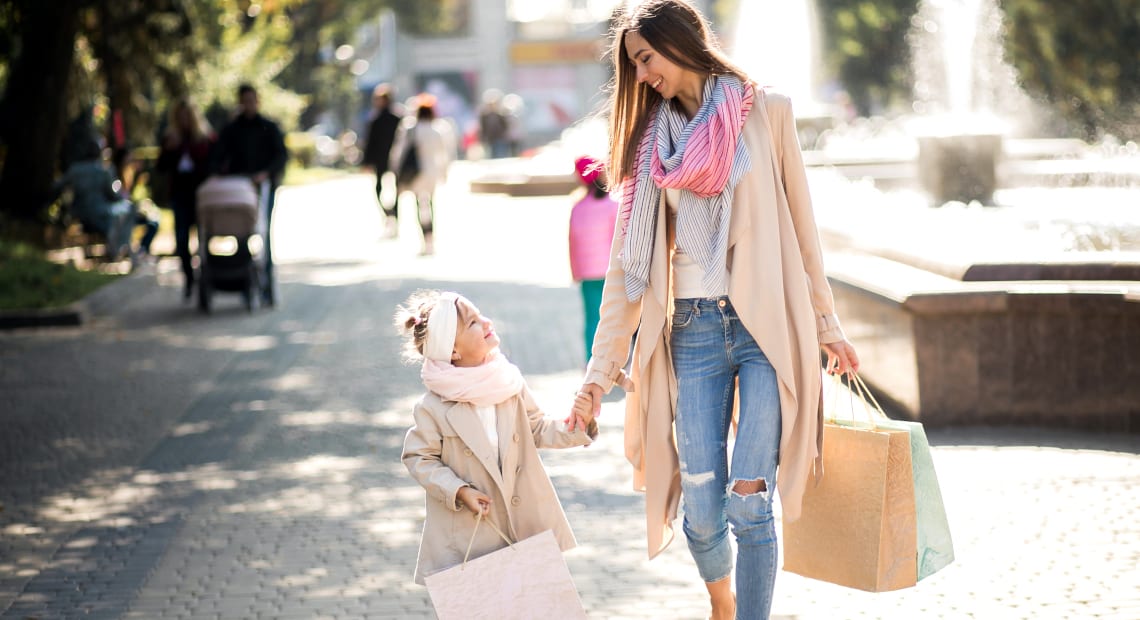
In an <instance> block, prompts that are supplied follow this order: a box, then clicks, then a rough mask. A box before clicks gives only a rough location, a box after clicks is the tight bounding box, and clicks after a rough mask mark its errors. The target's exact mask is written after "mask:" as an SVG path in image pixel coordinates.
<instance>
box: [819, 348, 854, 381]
mask: <svg viewBox="0 0 1140 620" xmlns="http://www.w3.org/2000/svg"><path fill="white" fill-rule="evenodd" d="M820 348H821V349H823V350H824V352H825V353H827V373H828V374H832V375H837V374H844V375H845V374H853V373H856V372H859V356H858V355H857V354H856V353H855V347H853V346H851V343H850V342H847V341H846V340H840V341H839V342H828V343H825V344H821V345H820Z"/></svg>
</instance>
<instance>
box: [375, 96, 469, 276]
mask: <svg viewBox="0 0 1140 620" xmlns="http://www.w3.org/2000/svg"><path fill="white" fill-rule="evenodd" d="M454 157H455V132H454V131H453V130H452V127H451V123H449V122H448V121H447V120H446V119H442V118H436V111H435V97H433V96H431V95H427V94H423V95H420V96H419V97H417V98H416V102H415V116H414V118H408V119H404V122H403V123H401V126H400V130H399V131H397V132H396V141H395V143H394V144H393V145H392V157H391V162H390V163H391V165H392V167H393V169H394V170H395V171H396V190H397V192H398V193H402V192H404V191H410V192H413V193H414V194H415V197H416V214H417V220H418V221H419V224H420V231H421V232H422V233H423V248H422V250H421V254H423V255H425V256H427V255H430V254H432V253H433V252H435V239H434V234H435V233H434V228H435V191H436V189H438V187H439V186H440V185H441V184H443V183H444V182H445V181H447V171H448V168H449V167H450V166H451V161H452V160H453V159H454ZM412 160H414V161H415V164H416V165H415V172H414V174H403V172H402V171H401V168H405V169H406V168H407V165H406V164H407V163H409V162H410V161H412Z"/></svg>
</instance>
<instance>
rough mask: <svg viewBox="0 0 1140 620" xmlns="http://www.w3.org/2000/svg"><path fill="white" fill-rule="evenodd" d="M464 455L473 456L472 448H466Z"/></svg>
mask: <svg viewBox="0 0 1140 620" xmlns="http://www.w3.org/2000/svg"><path fill="white" fill-rule="evenodd" d="M463 454H464V455H466V456H471V455H472V454H473V453H472V452H471V448H464V449H463Z"/></svg>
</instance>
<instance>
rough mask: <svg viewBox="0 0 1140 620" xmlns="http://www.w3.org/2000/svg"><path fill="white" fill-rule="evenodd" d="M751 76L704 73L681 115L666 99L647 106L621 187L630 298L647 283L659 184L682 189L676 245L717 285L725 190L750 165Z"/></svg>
mask: <svg viewBox="0 0 1140 620" xmlns="http://www.w3.org/2000/svg"><path fill="white" fill-rule="evenodd" d="M753 96H754V92H753V88H752V84H742V83H741V82H740V80H738V79H737V78H736V77H733V76H731V75H721V76H710V77H709V78H708V79H707V80H706V81H705V87H704V92H703V100H702V103H701V107H700V108H699V109H698V110H697V113H696V115H695V116H694V117H693V118H692V120H687V119H685V117H684V116H683V115H682V114H681V113H680V111H679V110H678V109H677V106H676V104H675V103H674V102H673V101H671V100H665V101H662V102H661V105H660V106H659V107H658V108H657V109H656V110H653V112H652V113H651V116H650V118H649V124H648V125H647V126H646V130H645V133H644V134H643V135H642V136H641V141H640V142H639V143H638V148H637V159H636V161H635V162H634V174H633V176H632V177H630V178H628V179H626V181H625V183H624V184H623V187H622V201H621V210H620V211H619V215H618V217H619V219H620V221H621V232H622V234H623V235H624V239H623V242H622V243H623V245H622V250H621V259H622V268H623V269H624V270H625V283H626V296H627V297H628V298H629V300H630V301H637V300H638V299H640V298H641V295H642V293H643V292H644V291H645V288H646V287H647V286H648V284H649V263H650V259H651V257H652V254H653V243H654V232H655V230H656V222H657V207H658V204H659V203H660V200H661V188H663V187H667V188H675V189H680V190H682V192H681V200H680V204H679V205H677V241H676V242H677V246H678V247H679V248H681V249H682V250H684V251H685V252H686V253H687V254H689V255H690V256H692V257H693V259H694V260H695V261H696V262H697V263H698V264H700V265H701V267H702V268H703V269H704V272H705V281H704V285H705V287H706V288H707V289H709V290H723V289H724V287H725V285H726V283H725V282H724V281H723V278H724V273H725V270H724V264H725V257H726V255H727V252H728V223H729V221H730V219H731V215H732V196H733V192H734V190H735V188H736V184H737V182H739V181H740V178H741V177H742V176H743V175H744V174H745V173H746V172H748V171H749V170H750V169H751V167H752V162H751V159H750V158H749V154H748V149H747V148H746V147H745V145H744V140H742V139H741V130H742V129H743V127H744V121H745V120H747V119H748V113H749V112H751V111H752V100H753Z"/></svg>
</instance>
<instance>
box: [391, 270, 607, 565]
mask: <svg viewBox="0 0 1140 620" xmlns="http://www.w3.org/2000/svg"><path fill="white" fill-rule="evenodd" d="M396 326H397V328H399V329H400V330H401V331H403V332H404V333H405V334H406V335H407V336H408V337H409V342H408V346H407V352H408V356H409V357H410V358H412V359H416V358H421V357H422V358H423V368H422V370H421V371H420V376H421V377H422V378H423V382H424V386H425V387H426V388H427V389H428V391H427V393H426V394H424V396H423V398H422V399H420V401H419V402H418V403H417V404H416V406H415V410H414V412H413V415H414V417H415V425H414V426H412V428H411V429H409V430H408V434H407V437H405V438H404V453H403V457H402V458H403V461H404V465H405V466H407V468H408V471H409V472H410V473H411V474H412V477H413V478H415V479H416V481H417V482H419V483H420V485H422V486H423V487H424V489H425V490H426V491H427V518H426V520H425V521H424V530H423V537H422V538H421V540H420V554H419V559H418V561H417V563H416V573H415V581H416V583H419V584H423V583H424V577H425V576H427V575H430V574H431V573H434V572H437V571H440V570H443V569H446V568H450V567H452V566H455V565H457V564H460V563H462V562H463V556H464V553H465V551H466V550H467V548H468V544H469V543H470V546H471V555H470V557H471V558H476V557H479V556H481V555H484V554H487V553H490V552H491V551H495V550H496V549H499V548H502V547H504V546H506V543H505V542H504V541H503V539H502V538H501V537H500V536H499V535H498V534H497V533H495V530H494V528H491V527H479V528H478V530H476V524H477V520H476V519H475V516H476V515H478V514H480V513H482V515H483V518H485V519H488V520H490V521H491V522H492V523H494V524H495V525H496V526H497V527H498V528H499V529H500V530H502V531H503V532H504V533H505V534H506V535H507V536H509V537H510V538H511V539H512V540H515V541H518V540H522V539H525V538H529V537H530V536H533V535H535V534H538V533H541V532H542V531H544V530H548V529H549V530H553V531H554V537H555V538H556V539H557V540H558V544H559V547H561V549H562V550H563V551H566V550H568V549H572V548H573V547H574V546H575V544H576V543H575V541H574V535H573V534H572V533H571V532H570V524H569V523H567V521H566V516H565V515H564V514H563V512H562V506H561V505H560V504H559V503H558V496H557V495H555V492H554V485H553V484H551V482H550V478H549V477H548V476H547V475H546V470H545V469H544V468H543V465H542V461H541V460H540V459H539V456H538V448H569V447H573V446H586V445H589V444H590V443H591V441H593V439H594V437H596V436H597V433H598V428H597V423H596V422H595V421H594V419H593V414H592V412H591V411H590V408H589V405H590V401H589V400H588V399H587V398H586V397H584V396H581V395H579V397H578V399H577V400H576V401H575V406H574V408H573V414H572V415H571V424H570V425H569V426H567V425H566V424H564V423H563V422H561V421H557V420H554V419H553V418H547V417H545V416H544V415H543V413H542V411H541V410H540V409H539V408H538V405H537V404H535V402H534V398H533V396H532V395H531V393H530V390H529V389H528V388H527V386H526V382H525V381H524V380H523V377H522V374H521V373H520V372H519V369H518V367H516V366H515V365H514V364H511V363H510V362H509V361H508V360H507V358H506V356H504V355H503V354H502V353H501V352H499V336H498V335H497V334H496V333H495V330H494V324H493V323H492V322H491V320H490V319H488V318H487V317H485V316H483V315H482V314H480V313H479V310H478V309H477V308H476V307H475V306H474V305H473V304H472V303H471V302H470V301H468V300H467V299H466V298H464V297H461V296H460V295H458V294H456V293H450V292H444V293H440V292H437V291H424V292H419V293H416V294H414V295H412V296H411V297H409V298H408V300H407V301H406V302H405V303H404V305H403V306H401V307H400V308H399V309H398V310H397V311H396ZM472 536H474V541H472Z"/></svg>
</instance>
